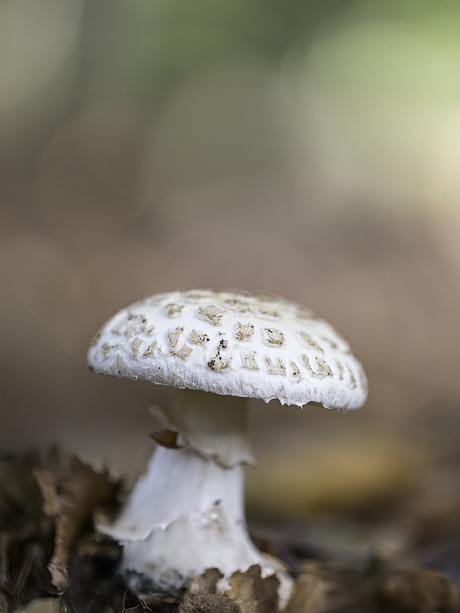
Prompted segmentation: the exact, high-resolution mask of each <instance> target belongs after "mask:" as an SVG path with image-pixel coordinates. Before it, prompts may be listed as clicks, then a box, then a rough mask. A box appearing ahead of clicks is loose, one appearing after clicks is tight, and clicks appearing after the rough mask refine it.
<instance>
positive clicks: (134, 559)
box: [88, 290, 367, 602]
mask: <svg viewBox="0 0 460 613" xmlns="http://www.w3.org/2000/svg"><path fill="white" fill-rule="evenodd" d="M88 364H89V366H90V368H91V370H92V371H93V372H96V373H99V374H108V375H114V376H116V377H125V378H129V379H143V380H147V381H151V382H152V383H159V384H162V385H171V386H174V387H176V388H181V389H182V391H181V392H180V393H179V395H178V399H177V402H176V404H175V405H174V406H172V407H171V408H169V409H159V408H158V407H156V409H155V413H156V416H157V418H158V419H159V420H160V422H161V427H160V431H159V433H158V440H159V442H160V443H163V444H165V445H166V446H161V445H160V446H158V447H157V448H156V450H155V452H154V454H153V456H152V458H151V460H150V463H149V465H148V469H147V471H146V473H145V474H144V475H143V476H142V477H141V478H140V479H139V480H138V482H137V483H136V485H135V487H134V489H133V492H132V493H131V496H130V498H129V500H128V502H127V504H126V505H125V507H124V509H123V511H122V513H121V515H120V517H119V518H118V520H117V521H116V522H115V523H114V524H113V525H111V526H107V527H105V528H104V530H105V532H106V533H108V534H110V535H111V536H113V537H114V538H116V539H117V540H120V541H122V542H123V543H124V552H123V562H122V566H123V573H124V575H125V576H126V578H127V580H128V582H129V585H130V587H131V588H132V589H133V590H134V591H136V592H137V593H141V594H145V593H148V592H155V591H163V592H164V591H172V590H175V589H177V588H179V587H181V586H182V585H184V584H186V583H187V582H188V581H189V580H190V579H191V578H193V577H195V576H197V575H200V574H201V573H203V572H204V571H205V570H206V569H207V568H218V569H219V570H220V572H221V573H222V574H223V576H224V579H223V580H222V581H221V583H220V587H221V589H223V590H225V589H226V587H228V579H229V578H230V577H231V576H232V574H233V573H234V572H236V571H237V570H240V571H245V570H247V569H248V568H249V567H250V566H252V565H254V564H259V565H260V566H261V568H262V571H263V573H264V574H265V575H269V574H273V573H275V572H276V573H277V576H278V578H279V579H280V584H281V588H280V601H281V602H283V601H284V602H285V601H286V599H287V596H288V593H289V589H290V581H289V578H288V577H287V575H286V574H285V573H284V572H283V571H281V570H280V569H279V568H278V567H277V565H276V563H274V562H273V561H269V560H268V559H267V558H266V557H265V556H264V555H263V554H262V553H261V552H260V551H258V550H257V549H256V547H255V546H254V545H253V543H252V542H251V540H250V538H249V535H248V533H247V530H246V524H245V518H244V501H243V479H244V475H243V472H244V465H245V464H253V456H252V453H251V449H250V445H249V438H248V427H247V421H248V420H247V400H246V398H262V399H263V400H265V401H266V402H269V401H270V400H272V399H273V398H278V400H279V401H280V402H281V404H292V405H298V406H303V405H304V404H307V403H308V402H319V403H322V404H323V405H324V406H325V407H327V408H334V409H341V410H347V409H355V408H358V407H359V406H361V405H362V404H363V403H364V402H365V400H366V397H367V382H366V377H365V375H364V371H363V369H362V367H361V364H360V363H359V362H358V360H357V359H356V358H355V357H354V355H353V354H352V352H351V350H350V347H349V345H348V344H347V343H346V341H344V340H343V338H342V337H341V336H339V335H338V334H337V332H336V331H335V330H334V329H333V328H332V327H331V326H330V325H329V324H327V323H326V322H325V321H323V320H321V319H318V318H316V317H315V316H314V315H313V314H312V313H311V311H309V310H308V309H306V308H305V307H303V306H300V305H298V304H296V303H293V302H289V301H286V300H283V299H281V298H275V297H273V296H269V295H264V294H249V293H246V292H230V291H210V290H186V291H173V292H168V293H164V294H159V295H155V296H152V297H150V298H146V299H145V300H142V301H140V302H137V303H135V304H133V305H132V306H130V307H128V308H127V309H123V310H122V311H120V312H119V313H118V314H117V315H115V316H114V317H113V318H112V319H110V320H109V321H108V322H107V323H106V324H105V325H104V326H103V327H102V329H101V330H100V332H99V333H98V334H97V335H96V337H95V339H94V340H93V342H92V344H91V347H90V349H89V352H88ZM166 439H167V440H166Z"/></svg>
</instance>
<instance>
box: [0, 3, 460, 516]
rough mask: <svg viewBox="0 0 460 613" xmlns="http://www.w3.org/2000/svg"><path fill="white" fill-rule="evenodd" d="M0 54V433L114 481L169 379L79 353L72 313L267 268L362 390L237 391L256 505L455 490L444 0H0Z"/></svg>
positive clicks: (454, 321) (457, 162) (458, 437)
mask: <svg viewBox="0 0 460 613" xmlns="http://www.w3.org/2000/svg"><path fill="white" fill-rule="evenodd" d="M0 55H1V62H0V91H1V94H0V157H1V164H0V176H1V184H0V214H1V226H0V231H1V245H2V246H1V250H2V257H1V259H2V286H1V303H2V330H1V335H2V338H1V353H2V366H1V416H0V417H1V421H0V437H1V451H2V453H3V454H11V453H22V452H24V451H27V450H31V449H38V450H46V449H48V448H49V447H50V446H51V445H53V444H58V445H59V446H60V447H61V449H62V450H63V451H64V452H66V453H76V454H78V455H79V456H80V457H81V458H82V459H84V460H87V461H90V462H92V463H93V464H94V465H96V466H99V467H102V466H107V467H109V469H110V470H111V471H112V472H114V473H115V474H118V475H125V476H126V477H127V480H128V482H129V481H130V480H132V479H133V478H134V477H135V475H137V474H138V473H139V472H140V471H141V470H142V467H143V464H144V462H145V461H146V459H147V458H148V456H149V454H150V453H151V450H152V449H153V441H152V440H151V439H150V438H149V432H150V429H151V418H150V416H149V413H148V410H147V407H148V404H149V402H150V401H152V400H155V401H156V402H159V403H161V402H163V403H165V402H169V401H170V398H171V391H170V390H168V389H165V388H160V387H155V388H154V387H153V386H152V385H151V384H148V383H138V382H131V381H121V380H116V379H112V378H104V377H96V376H94V375H91V374H90V373H89V372H88V370H87V367H86V362H85V354H86V350H87V347H88V344H89V341H90V339H91V337H92V336H93V335H94V334H95V333H96V331H97V330H98V329H99V327H100V326H101V325H102V323H103V322H104V321H105V320H106V319H107V318H108V317H109V316H111V315H112V314H113V313H115V312H116V311H117V310H118V309H120V308H122V307H124V306H127V305H128V304H130V303H131V302H134V301H136V300H138V299H140V298H142V297H144V296H146V295H149V294H153V293H155V292H161V291H166V290H169V289H175V288H188V287H197V288H199V287H203V288H208V287H211V288H242V289H248V290H254V289H257V290H266V291H270V292H272V293H275V294H278V295H281V296H283V297H286V298H288V299H292V300H296V301H299V302H301V303H303V304H305V305H307V306H308V307H310V308H312V309H313V310H314V311H315V312H316V313H317V314H318V315H320V316H321V317H323V318H325V319H326V320H328V321H329V322H331V323H332V324H333V325H334V326H335V327H336V328H337V329H338V330H339V331H340V332H341V333H342V334H343V335H344V336H345V337H346V338H347V339H348V340H349V341H350V342H351V344H352V346H353V347H354V349H355V351H356V353H357V354H358V356H359V357H360V359H361V360H362V362H363V364H364V366H365V369H366V372H367V374H368V378H369V384H370V396H369V401H368V403H367V405H366V407H365V408H363V409H362V410H360V411H356V412H352V413H347V414H340V413H336V412H328V411H325V410H324V409H321V408H318V407H306V408H305V409H304V410H303V411H301V410H299V409H297V408H289V407H281V406H280V405H279V404H277V403H271V404H270V405H264V404H263V403H258V402H254V403H253V417H252V419H253V433H254V445H255V447H256V453H257V455H258V457H259V460H260V467H259V469H258V471H257V472H256V473H252V472H251V474H250V475H249V476H248V499H249V503H250V508H252V509H253V512H254V513H261V512H262V513H264V512H265V513H267V514H268V515H273V516H302V517H306V516H310V515H311V514H314V513H318V512H321V513H324V512H325V511H330V510H331V509H332V510H334V509H339V510H341V511H342V510H344V509H345V510H347V509H348V510H350V509H352V510H353V511H354V512H362V513H365V512H366V510H369V509H370V508H371V507H372V508H375V505H376V504H377V505H389V504H390V503H391V501H393V500H395V499H396V498H398V497H400V496H401V495H403V494H405V495H406V494H408V493H410V495H411V496H412V499H413V500H420V499H425V501H426V500H431V501H433V500H438V501H439V500H441V499H442V500H444V499H448V500H449V504H450V505H451V506H450V507H449V508H452V504H453V505H454V506H455V505H458V506H460V491H459V484H458V479H457V478H456V475H457V474H458V470H459V467H460V411H459V408H460V406H459V405H460V376H459V372H460V344H459V311H460V284H459V273H460V241H459V233H460V208H459V199H460V7H459V5H458V4H457V3H456V2H452V1H448V0H438V1H436V2H420V1H419V0H394V1H391V0H389V1H386V2H381V1H380V0H302V1H299V0H232V1H228V0H194V1H193V2H180V1H179V0H155V2H151V1H148V0H139V1H137V2H129V1H128V0H67V1H66V2H62V0H37V1H35V2H31V1H30V0H0ZM427 492H429V494H427ZM433 492H435V493H433ZM440 492H443V494H442V495H441V494H440ZM452 501H453V502H452ZM373 505H374V506H373ZM458 506H457V507H456V508H457V509H458Z"/></svg>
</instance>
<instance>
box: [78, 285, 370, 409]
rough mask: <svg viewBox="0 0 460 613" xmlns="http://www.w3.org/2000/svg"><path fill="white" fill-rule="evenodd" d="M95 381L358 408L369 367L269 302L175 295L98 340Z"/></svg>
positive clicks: (304, 318)
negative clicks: (103, 378) (133, 381)
mask: <svg viewBox="0 0 460 613" xmlns="http://www.w3.org/2000/svg"><path fill="white" fill-rule="evenodd" d="M88 364H89V366H90V368H91V370H92V371H93V372H96V373H98V374H108V375H113V376H116V377H123V378H128V379H141V380H145V381H151V382H152V383H157V384H162V385H170V386H173V387H177V388H190V389H196V390H202V391H208V392H213V393H216V394H224V395H232V396H242V397H248V398H261V399H263V400H265V401H266V402H268V401H270V400H272V399H274V398H277V399H278V400H279V401H280V402H281V403H282V404H292V405H298V406H302V405H304V404H307V403H308V402H319V403H321V404H323V405H324V406H326V407H328V408H334V409H341V410H346V409H354V408H358V407H359V406H361V405H362V404H363V403H364V402H365V400H366V398H367V381H366V377H365V374H364V371H363V368H362V366H361V364H360V363H359V361H358V360H357V359H356V357H355V356H354V355H353V353H352V352H351V349H350V347H349V345H348V343H347V342H346V341H345V340H344V339H343V338H342V337H341V336H340V335H339V334H338V333H337V332H336V331H335V330H334V328H332V326H330V325H329V324H327V323H326V322H325V321H323V320H321V319H318V318H316V317H315V316H314V315H313V314H312V313H311V311H309V310H308V309H306V308H305V307H302V306H301V305H298V304H296V303H294V302H290V301H287V300H283V299H281V298H276V297H273V296H270V295H265V294H249V293H247V292H234V291H212V290H177V291H173V292H167V293H164V294H158V295H155V296H152V297H150V298H146V299H144V300H142V301H140V302H137V303H135V304H133V305H131V306H130V307H128V308H126V309H123V310H122V311H120V312H119V313H117V314H116V315H115V316H114V317H112V318H111V319H110V320H109V321H108V322H107V323H106V324H105V325H104V326H103V327H102V328H101V330H100V331H99V333H98V334H97V335H96V337H95V338H94V339H93V341H92V344H91V347H90V349H89V351H88Z"/></svg>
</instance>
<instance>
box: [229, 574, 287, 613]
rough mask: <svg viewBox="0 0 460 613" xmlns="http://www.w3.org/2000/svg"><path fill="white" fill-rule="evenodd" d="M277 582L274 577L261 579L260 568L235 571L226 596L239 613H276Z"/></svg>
mask: <svg viewBox="0 0 460 613" xmlns="http://www.w3.org/2000/svg"><path fill="white" fill-rule="evenodd" d="M278 588H279V580H278V579H277V577H276V576H275V575H270V576H269V577H264V578H262V575H261V569H260V566H259V565H257V566H251V568H249V569H248V570H247V571H246V572H244V573H242V572H239V571H237V572H236V573H235V574H234V575H233V576H232V577H231V578H230V589H229V590H228V591H227V592H226V594H227V596H228V597H229V598H230V599H231V600H234V601H235V602H236V603H237V604H238V605H239V607H240V611H241V613H276V612H277V611H278Z"/></svg>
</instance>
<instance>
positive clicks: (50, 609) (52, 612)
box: [16, 598, 61, 613]
mask: <svg viewBox="0 0 460 613" xmlns="http://www.w3.org/2000/svg"><path fill="white" fill-rule="evenodd" d="M60 611H61V606H60V601H59V600H58V599H56V598H36V599H35V600H32V601H31V602H29V604H28V605H27V606H25V607H23V608H22V609H18V610H17V611H16V613H60Z"/></svg>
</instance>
